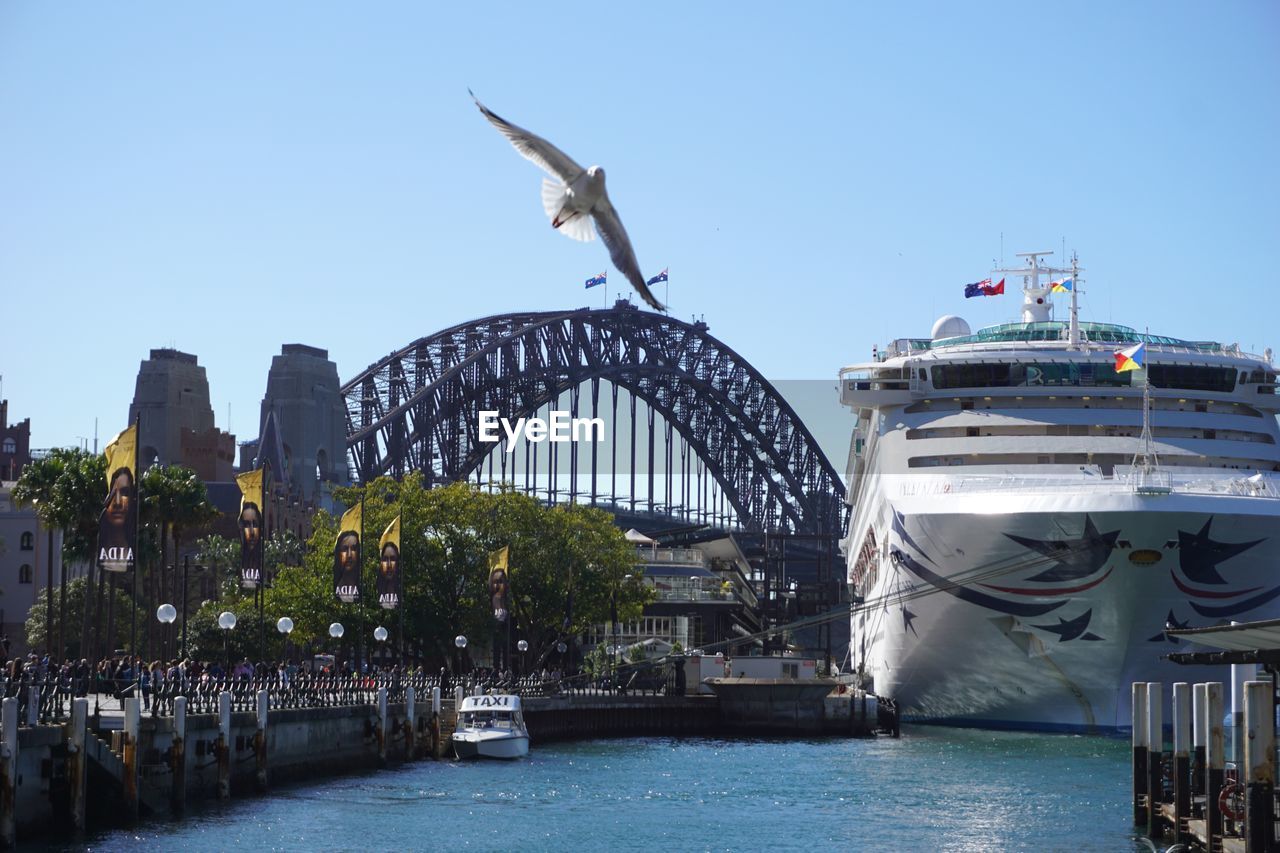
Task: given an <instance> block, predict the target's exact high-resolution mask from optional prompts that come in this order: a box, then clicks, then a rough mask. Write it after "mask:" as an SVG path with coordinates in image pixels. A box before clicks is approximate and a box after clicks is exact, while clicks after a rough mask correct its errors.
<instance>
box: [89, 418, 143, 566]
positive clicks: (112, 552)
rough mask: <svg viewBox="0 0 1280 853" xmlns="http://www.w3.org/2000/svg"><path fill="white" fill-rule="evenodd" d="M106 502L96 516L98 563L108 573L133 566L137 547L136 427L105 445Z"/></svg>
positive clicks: (130, 428)
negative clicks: (99, 514) (100, 512)
mask: <svg viewBox="0 0 1280 853" xmlns="http://www.w3.org/2000/svg"><path fill="white" fill-rule="evenodd" d="M105 455H106V457H107V474H108V477H109V479H108V480H107V502H106V504H105V505H104V506H103V508H102V515H101V516H99V517H98V565H99V566H100V567H101V568H102V570H103V571H107V572H127V571H129V570H130V569H132V568H133V567H134V553H135V552H136V551H137V546H138V486H137V471H136V466H137V457H138V427H137V425H134V426H131V427H129V428H128V429H126V430H125V431H124V432H122V433H120V434H119V435H118V436H116V438H115V440H114V441H112V442H111V443H110V444H108V445H107V449H106V451H105Z"/></svg>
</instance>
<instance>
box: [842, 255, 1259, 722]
mask: <svg viewBox="0 0 1280 853" xmlns="http://www.w3.org/2000/svg"><path fill="white" fill-rule="evenodd" d="M1048 254H1050V253H1047V252H1037V253H1028V254H1026V255H1022V256H1020V257H1024V258H1026V264H1025V266H1022V267H1019V268H1016V269H1009V270H1001V271H998V272H1003V273H1005V274H1006V275H1009V276H1015V277H1021V278H1022V280H1023V287H1022V294H1023V305H1022V317H1021V321H1020V322H1016V323H1006V324H1002V325H998V326H992V327H989V328H984V329H981V330H979V331H977V332H976V333H975V332H972V331H971V330H970V329H969V328H968V326H967V324H966V323H964V321H963V320H960V319H959V318H957V317H944V318H942V319H940V320H939V321H938V323H937V324H935V327H934V330H933V334H932V336H931V337H930V338H929V339H912V338H904V339H898V340H896V341H894V342H892V343H891V344H890V345H889V346H887V347H886V348H885V349H883V350H877V351H876V352H875V354H874V357H873V359H872V360H871V361H869V362H866V363H863V364H856V365H852V366H850V367H847V368H845V369H844V370H842V371H841V398H842V401H843V402H844V403H845V404H846V405H847V406H849V407H850V408H851V409H852V410H853V412H854V413H855V414H856V416H857V425H856V428H855V430H854V435H853V441H852V444H851V447H850V453H849V459H848V467H847V482H848V484H849V486H848V500H849V501H850V503H851V504H852V506H853V511H852V513H851V521H850V525H849V529H848V532H847V537H846V538H845V540H844V542H843V546H844V549H845V553H846V556H847V560H848V580H849V583H850V585H851V588H852V589H853V592H854V595H855V601H856V602H859V603H858V604H857V605H856V607H855V610H854V613H853V617H852V632H851V635H852V647H851V650H850V654H851V659H852V661H853V664H854V666H855V667H857V668H858V669H860V670H861V671H862V672H863V674H864V675H865V676H867V677H868V678H869V679H871V680H872V681H873V683H874V687H875V690H876V691H877V692H878V693H880V694H881V695H885V696H890V697H893V698H895V699H897V700H898V702H899V704H900V706H901V708H902V710H903V712H904V715H906V716H907V717H915V718H917V719H932V720H938V721H947V722H954V723H961V724H973V725H991V726H1008V727H1026V728H1035V729H1056V728H1062V729H1086V730H1098V729H1111V728H1118V727H1123V726H1126V725H1127V724H1128V716H1129V712H1128V702H1129V699H1128V693H1129V684H1130V682H1132V681H1134V680H1153V681H1158V680H1162V679H1164V680H1169V678H1170V677H1172V670H1173V668H1172V667H1170V666H1169V665H1168V664H1166V663H1163V662H1162V661H1161V660H1160V657H1159V656H1160V655H1161V654H1163V653H1167V652H1169V651H1173V650H1175V647H1174V645H1173V644H1174V643H1175V642H1176V641H1174V640H1171V639H1169V638H1167V637H1166V636H1165V634H1164V631H1165V629H1166V626H1178V627H1181V626H1185V625H1197V626H1199V625H1211V624H1216V623H1218V622H1222V621H1226V620H1230V619H1258V618H1270V617H1276V616H1280V474H1278V473H1277V472H1280V428H1278V426H1277V420H1276V414H1277V412H1278V411H1280V397H1277V396H1276V370H1275V368H1274V367H1273V366H1272V364H1271V353H1270V351H1268V352H1267V353H1265V354H1263V355H1254V354H1250V353H1247V352H1243V351H1242V350H1241V349H1240V348H1239V347H1238V346H1236V345H1224V344H1220V343H1215V342H1208V341H1188V340H1180V339H1176V338H1171V337H1164V336H1160V335H1152V334H1148V333H1145V332H1142V333H1140V332H1138V331H1136V330H1135V329H1132V328H1129V327H1126V326H1120V325H1114V324H1110V323H1088V322H1081V321H1079V320H1078V311H1077V302H1076V294H1077V293H1078V292H1079V286H1080V283H1081V278H1080V272H1081V270H1080V269H1079V268H1078V267H1077V266H1076V265H1075V264H1074V263H1073V265H1072V267H1071V268H1056V267H1050V266H1046V265H1044V264H1043V263H1042V261H1041V259H1042V258H1043V257H1044V256H1046V255H1048ZM1053 277H1058V282H1059V289H1062V288H1063V287H1064V285H1063V284H1062V282H1064V281H1065V282H1067V285H1066V286H1068V287H1069V288H1070V297H1071V310H1070V316H1069V319H1068V320H1064V321H1060V320H1054V319H1052V309H1051V304H1050V303H1051V299H1052V294H1051V291H1052V290H1053V287H1052V282H1051V281H1050V280H1049V279H1052V278H1053ZM1137 344H1144V345H1145V346H1144V347H1143V349H1144V350H1145V370H1137V371H1123V372H1122V371H1117V369H1116V358H1115V355H1114V354H1115V352H1116V351H1117V350H1120V349H1123V348H1129V347H1133V346H1135V345H1137Z"/></svg>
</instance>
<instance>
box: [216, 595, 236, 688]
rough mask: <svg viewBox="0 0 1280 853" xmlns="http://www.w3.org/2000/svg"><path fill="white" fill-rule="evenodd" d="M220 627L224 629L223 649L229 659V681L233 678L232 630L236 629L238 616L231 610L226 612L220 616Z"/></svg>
mask: <svg viewBox="0 0 1280 853" xmlns="http://www.w3.org/2000/svg"><path fill="white" fill-rule="evenodd" d="M218 627H219V628H221V629H222V649H223V651H224V652H225V653H226V657H227V672H226V677H227V679H228V680H230V678H231V629H232V628H234V627H236V615H235V614H234V613H232V612H231V611H230V610H224V611H222V612H221V613H219V614H218Z"/></svg>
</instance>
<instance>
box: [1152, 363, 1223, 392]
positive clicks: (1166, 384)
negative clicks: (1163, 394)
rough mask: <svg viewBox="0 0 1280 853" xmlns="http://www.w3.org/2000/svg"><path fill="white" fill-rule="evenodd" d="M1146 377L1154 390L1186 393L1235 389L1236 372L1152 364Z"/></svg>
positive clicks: (1213, 368)
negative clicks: (1182, 389)
mask: <svg viewBox="0 0 1280 853" xmlns="http://www.w3.org/2000/svg"><path fill="white" fill-rule="evenodd" d="M1147 375H1148V378H1149V379H1150V380H1151V384H1152V386H1153V387H1156V388H1184V389H1186V390H1188V391H1218V392H1222V393H1228V392H1231V391H1234V390H1235V389H1236V371H1235V368H1232V367H1203V366H1198V365H1192V364H1152V365H1149V366H1148V367H1147Z"/></svg>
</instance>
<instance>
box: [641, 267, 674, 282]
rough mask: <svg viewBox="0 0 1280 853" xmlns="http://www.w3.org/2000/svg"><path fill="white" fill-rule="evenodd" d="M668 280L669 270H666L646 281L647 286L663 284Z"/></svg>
mask: <svg viewBox="0 0 1280 853" xmlns="http://www.w3.org/2000/svg"><path fill="white" fill-rule="evenodd" d="M668 269H669V268H668ZM666 280H667V270H665V269H664V270H663V271H662V272H660V273H658V274H657V275H655V276H654V277H653V278H651V279H649V280H648V281H646V282H645V284H646V285H653V284H661V283H662V282H664V281H666Z"/></svg>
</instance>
